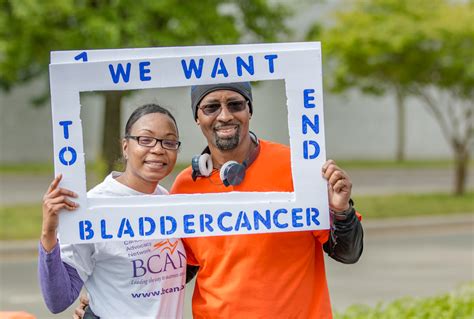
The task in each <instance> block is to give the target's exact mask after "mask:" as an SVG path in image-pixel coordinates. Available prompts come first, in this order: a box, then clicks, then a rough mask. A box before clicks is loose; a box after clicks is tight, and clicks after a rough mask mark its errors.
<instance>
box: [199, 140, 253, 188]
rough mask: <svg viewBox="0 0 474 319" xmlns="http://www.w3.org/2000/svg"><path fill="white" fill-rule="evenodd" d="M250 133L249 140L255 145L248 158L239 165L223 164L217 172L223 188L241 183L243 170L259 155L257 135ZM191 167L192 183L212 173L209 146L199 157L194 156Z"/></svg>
mask: <svg viewBox="0 0 474 319" xmlns="http://www.w3.org/2000/svg"><path fill="white" fill-rule="evenodd" d="M249 133H250V138H251V139H252V142H253V143H255V145H256V147H255V148H254V149H253V150H252V152H251V153H250V154H249V157H248V158H247V159H246V160H245V161H244V162H243V163H242V164H240V163H239V162H237V161H228V162H225V163H224V164H223V165H222V167H221V169H220V172H219V175H220V178H221V180H222V182H223V183H224V186H226V187H227V186H229V185H232V186H236V185H239V184H240V183H242V181H243V180H244V177H245V170H246V169H247V168H248V167H249V166H250V165H252V163H253V162H254V161H255V160H256V159H257V156H258V154H259V153H260V144H259V142H258V138H257V135H255V133H253V132H249ZM191 167H192V169H193V173H192V178H193V181H196V179H197V178H198V177H208V176H210V175H211V173H212V169H213V167H212V158H211V151H210V150H209V146H207V147H206V148H205V149H204V151H202V153H201V155H196V156H194V157H193V159H192V161H191Z"/></svg>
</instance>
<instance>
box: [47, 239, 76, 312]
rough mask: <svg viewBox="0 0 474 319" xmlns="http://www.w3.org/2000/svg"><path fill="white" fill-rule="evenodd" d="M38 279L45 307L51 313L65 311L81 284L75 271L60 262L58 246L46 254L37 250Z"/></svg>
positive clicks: (73, 299)
mask: <svg viewBox="0 0 474 319" xmlns="http://www.w3.org/2000/svg"><path fill="white" fill-rule="evenodd" d="M38 250H39V251H38V278H39V282H40V287H41V292H42V293H43V299H44V302H45V303H46V306H47V307H48V309H49V310H50V311H51V312H52V313H59V312H62V311H64V310H66V309H67V308H68V307H69V306H70V305H72V304H73V303H74V301H75V300H76V299H77V297H78V296H79V293H80V291H81V289H82V286H83V282H82V280H81V277H80V276H79V274H78V273H77V271H76V269H74V268H73V267H71V266H69V265H68V264H66V263H64V262H62V260H61V255H60V249H59V244H57V243H56V245H55V246H54V248H53V249H52V250H51V252H49V253H48V252H47V251H46V250H45V249H44V248H43V246H42V244H41V243H39V249H38Z"/></svg>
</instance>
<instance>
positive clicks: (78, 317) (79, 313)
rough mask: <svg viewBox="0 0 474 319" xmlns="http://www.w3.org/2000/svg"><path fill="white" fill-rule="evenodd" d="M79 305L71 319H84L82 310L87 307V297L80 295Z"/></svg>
mask: <svg viewBox="0 0 474 319" xmlns="http://www.w3.org/2000/svg"><path fill="white" fill-rule="evenodd" d="M79 301H80V304H79V306H77V307H76V309H74V315H73V316H72V318H73V319H82V318H84V313H85V311H84V309H85V308H86V307H87V306H88V305H89V298H87V295H85V294H82V295H81V298H79Z"/></svg>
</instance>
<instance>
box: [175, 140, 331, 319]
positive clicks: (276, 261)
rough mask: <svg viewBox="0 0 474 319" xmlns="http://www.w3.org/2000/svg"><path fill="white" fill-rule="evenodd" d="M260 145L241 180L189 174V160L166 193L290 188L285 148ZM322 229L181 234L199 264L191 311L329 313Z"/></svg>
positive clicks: (216, 314) (205, 314)
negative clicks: (234, 181) (228, 182)
mask: <svg viewBox="0 0 474 319" xmlns="http://www.w3.org/2000/svg"><path fill="white" fill-rule="evenodd" d="M260 147H261V148H260V153H259V155H258V157H257V159H256V160H255V161H254V162H253V164H252V165H251V166H250V167H249V168H248V169H247V171H246V175H245V178H244V180H243V182H242V183H241V184H240V185H238V186H229V187H225V186H224V185H223V184H222V181H221V180H220V178H219V174H213V175H211V177H209V178H202V177H199V178H198V179H197V180H196V181H193V180H192V178H191V168H190V167H188V168H187V169H185V170H184V171H183V172H182V173H181V174H180V175H179V176H178V177H177V178H176V181H175V183H174V185H173V187H172V189H171V193H173V194H189V193H221V192H230V191H241V192H253V191H257V192H267V191H281V192H292V191H293V182H292V178H291V162H290V150H289V148H288V147H287V146H284V145H281V144H276V143H272V142H268V141H264V140H260ZM315 169H316V168H315ZM328 235H329V231H328V230H324V231H313V232H311V231H302V232H287V233H268V234H255V235H233V236H215V237H197V238H186V239H183V241H184V244H185V246H187V247H186V248H187V254H188V263H189V264H196V265H199V266H200V269H199V272H198V275H197V280H196V286H195V289H194V295H193V316H194V318H196V319H200V318H245V319H249V318H252V319H253V318H301V319H308V318H332V313H331V305H330V300H329V292H328V288H327V283H326V272H325V269H324V258H323V249H322V244H323V243H325V242H326V241H327V240H328Z"/></svg>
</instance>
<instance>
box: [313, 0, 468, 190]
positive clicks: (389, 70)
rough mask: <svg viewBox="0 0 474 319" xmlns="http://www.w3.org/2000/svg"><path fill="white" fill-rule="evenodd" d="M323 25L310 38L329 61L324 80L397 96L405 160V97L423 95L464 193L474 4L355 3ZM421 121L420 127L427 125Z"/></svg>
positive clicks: (336, 86)
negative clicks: (319, 42)
mask: <svg viewBox="0 0 474 319" xmlns="http://www.w3.org/2000/svg"><path fill="white" fill-rule="evenodd" d="M346 4H347V6H345V7H344V8H343V9H341V10H340V11H339V12H337V13H336V15H335V21H334V24H333V25H332V26H329V27H323V26H322V25H320V24H319V23H316V24H314V25H313V26H312V28H311V29H310V31H309V32H308V35H307V39H308V40H321V41H322V43H323V54H324V55H325V59H327V60H329V61H330V65H329V70H330V72H329V76H327V77H326V79H325V83H326V85H327V86H328V87H329V88H330V89H331V90H332V91H334V92H341V91H345V90H348V89H351V88H355V89H358V90H360V91H362V92H363V93H367V94H373V95H381V94H386V93H387V92H390V93H393V95H394V96H395V98H396V105H397V123H398V125H397V130H398V135H397V136H398V142H397V151H396V154H397V155H396V157H397V160H398V161H403V160H404V159H405V139H406V136H405V131H406V130H405V119H406V110H405V108H406V107H405V104H406V103H405V101H406V99H407V98H408V97H409V96H412V97H415V98H417V99H419V100H420V101H421V102H422V103H423V105H424V106H425V107H426V108H427V110H428V111H429V113H430V114H432V115H433V116H434V118H435V120H436V121H437V123H438V125H439V127H440V129H441V131H442V133H443V135H444V137H445V138H446V141H447V142H448V144H449V145H450V146H451V148H452V151H453V158H454V161H455V164H456V165H455V176H456V179H455V186H454V192H455V193H456V194H463V193H464V192H465V184H466V175H467V170H468V165H469V159H470V156H471V153H472V149H473V146H474V145H473V144H474V59H473V58H472V57H473V52H474V23H473V21H474V2H473V1H449V0H436V1H432V0H417V1H410V0H354V1H347V2H346ZM422 125H423V124H422V123H420V127H422Z"/></svg>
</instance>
